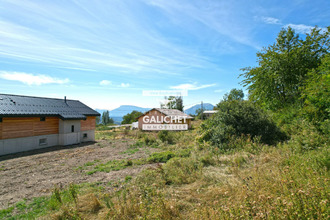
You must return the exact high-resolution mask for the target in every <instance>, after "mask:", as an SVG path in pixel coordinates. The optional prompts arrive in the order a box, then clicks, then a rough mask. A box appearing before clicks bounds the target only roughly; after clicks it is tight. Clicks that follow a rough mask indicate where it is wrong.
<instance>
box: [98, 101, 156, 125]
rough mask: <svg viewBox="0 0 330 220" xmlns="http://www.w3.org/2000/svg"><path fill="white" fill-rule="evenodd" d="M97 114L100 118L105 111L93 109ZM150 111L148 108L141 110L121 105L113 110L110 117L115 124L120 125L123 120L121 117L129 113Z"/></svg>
mask: <svg viewBox="0 0 330 220" xmlns="http://www.w3.org/2000/svg"><path fill="white" fill-rule="evenodd" d="M95 110H96V111H97V112H99V113H100V114H101V116H102V113H103V112H105V111H107V110H105V109H95ZM148 110H150V108H142V107H138V106H134V105H121V106H119V107H118V108H115V109H113V110H111V111H109V113H110V117H111V118H112V119H113V120H114V122H115V124H120V123H121V122H122V120H123V116H124V115H127V114H128V113H131V112H132V111H139V112H142V113H144V112H146V111H148Z"/></svg>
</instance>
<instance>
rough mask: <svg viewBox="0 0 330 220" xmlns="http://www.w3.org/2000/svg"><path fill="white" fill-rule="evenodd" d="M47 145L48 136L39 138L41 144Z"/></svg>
mask: <svg viewBox="0 0 330 220" xmlns="http://www.w3.org/2000/svg"><path fill="white" fill-rule="evenodd" d="M42 145H47V138H42V139H39V146H42Z"/></svg>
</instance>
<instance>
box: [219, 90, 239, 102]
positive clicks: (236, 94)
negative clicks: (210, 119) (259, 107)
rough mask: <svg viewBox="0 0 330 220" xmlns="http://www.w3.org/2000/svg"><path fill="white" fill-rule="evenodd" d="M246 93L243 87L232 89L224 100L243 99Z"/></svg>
mask: <svg viewBox="0 0 330 220" xmlns="http://www.w3.org/2000/svg"><path fill="white" fill-rule="evenodd" d="M243 99H244V93H243V90H242V89H232V90H230V92H229V93H226V94H225V95H224V96H223V100H224V101H234V100H243Z"/></svg>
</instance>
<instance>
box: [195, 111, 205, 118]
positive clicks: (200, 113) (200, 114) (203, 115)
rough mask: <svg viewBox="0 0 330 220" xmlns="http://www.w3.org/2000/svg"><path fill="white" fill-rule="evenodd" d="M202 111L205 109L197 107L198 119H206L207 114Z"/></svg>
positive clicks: (196, 115)
mask: <svg viewBox="0 0 330 220" xmlns="http://www.w3.org/2000/svg"><path fill="white" fill-rule="evenodd" d="M202 113H203V111H202V109H201V108H199V109H197V110H196V112H195V117H196V118H197V119H202V120H204V119H206V116H205V114H202ZM202 117H203V118H202Z"/></svg>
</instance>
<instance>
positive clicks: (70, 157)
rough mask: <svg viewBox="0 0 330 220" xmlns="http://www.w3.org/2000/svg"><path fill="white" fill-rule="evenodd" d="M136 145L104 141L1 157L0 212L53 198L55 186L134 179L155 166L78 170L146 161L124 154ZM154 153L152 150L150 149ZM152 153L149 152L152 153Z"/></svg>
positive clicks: (142, 154)
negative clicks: (92, 164) (90, 164)
mask: <svg viewBox="0 0 330 220" xmlns="http://www.w3.org/2000/svg"><path fill="white" fill-rule="evenodd" d="M133 143H134V141H133V140H130V139H119V140H112V141H108V140H101V141H98V143H87V144H80V145H73V146H69V147H52V148H46V149H41V150H36V151H30V152H26V153H19V154H15V155H8V156H2V157H0V209H4V208H7V207H8V206H10V205H12V204H14V203H16V202H18V201H20V200H22V199H24V198H25V199H28V200H29V199H31V198H33V197H39V196H45V195H50V194H51V192H52V190H53V188H54V186H55V185H61V186H66V185H68V184H70V183H74V184H80V183H93V182H102V183H104V184H105V185H106V183H108V182H109V181H114V180H118V179H124V178H125V177H126V176H128V175H130V176H134V175H136V174H138V173H139V172H141V171H142V170H143V169H145V168H147V167H150V166H152V165H141V166H132V167H129V168H126V169H123V170H119V171H112V172H109V173H104V172H97V173H94V174H92V175H87V174H86V173H85V171H84V170H79V169H76V168H77V167H79V166H82V165H84V164H85V163H87V162H90V161H94V160H95V159H97V160H100V161H101V162H107V161H109V160H118V159H125V158H131V159H136V158H142V157H147V156H148V155H147V154H148V152H145V151H144V150H139V151H138V152H136V153H134V154H133V155H129V154H125V153H123V152H125V151H126V150H127V149H128V148H129V146H130V145H131V144H133ZM150 150H153V149H150ZM149 153H150V152H149Z"/></svg>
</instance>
